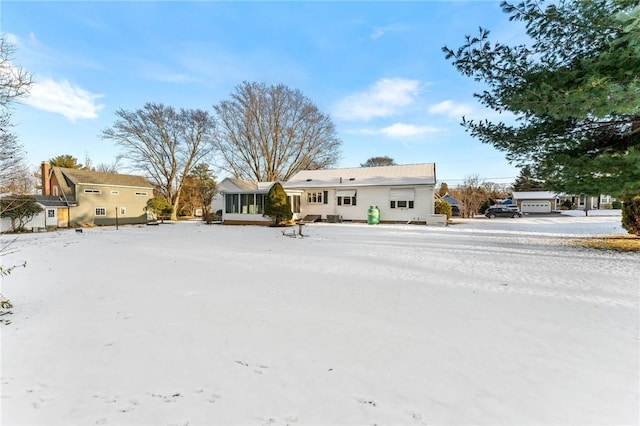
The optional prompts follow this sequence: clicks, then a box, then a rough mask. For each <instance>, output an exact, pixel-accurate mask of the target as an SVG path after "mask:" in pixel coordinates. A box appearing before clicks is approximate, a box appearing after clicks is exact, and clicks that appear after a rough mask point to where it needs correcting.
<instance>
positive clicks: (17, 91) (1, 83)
mask: <svg viewBox="0 0 640 426" xmlns="http://www.w3.org/2000/svg"><path fill="white" fill-rule="evenodd" d="M14 53H15V48H14V46H13V45H12V44H10V43H9V42H8V41H7V40H6V39H5V37H4V36H0V187H6V186H8V185H9V184H10V183H11V182H12V181H15V179H17V178H18V177H20V176H21V175H22V172H23V168H24V166H23V161H24V151H23V149H22V146H21V145H20V143H19V142H18V138H17V136H16V135H15V134H14V133H12V132H11V127H12V124H11V111H10V106H11V104H12V103H13V102H15V100H16V99H17V98H19V97H21V96H24V95H26V94H27V93H28V92H29V89H30V88H31V86H32V84H33V79H32V77H31V75H30V74H29V73H28V72H27V71H26V70H24V69H22V68H19V67H16V66H15V65H14V64H13V62H12V59H13V54H14Z"/></svg>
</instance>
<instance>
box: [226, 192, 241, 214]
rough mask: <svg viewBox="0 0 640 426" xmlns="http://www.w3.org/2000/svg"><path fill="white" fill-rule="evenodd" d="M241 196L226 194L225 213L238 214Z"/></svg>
mask: <svg viewBox="0 0 640 426" xmlns="http://www.w3.org/2000/svg"><path fill="white" fill-rule="evenodd" d="M239 198H240V196H239V194H225V196H224V201H225V203H224V204H225V210H224V212H225V213H238V201H239Z"/></svg>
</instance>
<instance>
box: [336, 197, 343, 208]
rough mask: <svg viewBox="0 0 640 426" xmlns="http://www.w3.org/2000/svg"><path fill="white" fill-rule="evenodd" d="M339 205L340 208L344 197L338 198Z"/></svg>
mask: <svg viewBox="0 0 640 426" xmlns="http://www.w3.org/2000/svg"><path fill="white" fill-rule="evenodd" d="M337 203H338V205H339V206H341V205H342V197H338V198H337Z"/></svg>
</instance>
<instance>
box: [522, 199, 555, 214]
mask: <svg viewBox="0 0 640 426" xmlns="http://www.w3.org/2000/svg"><path fill="white" fill-rule="evenodd" d="M520 211H521V212H522V213H551V201H544V200H523V201H522V203H520Z"/></svg>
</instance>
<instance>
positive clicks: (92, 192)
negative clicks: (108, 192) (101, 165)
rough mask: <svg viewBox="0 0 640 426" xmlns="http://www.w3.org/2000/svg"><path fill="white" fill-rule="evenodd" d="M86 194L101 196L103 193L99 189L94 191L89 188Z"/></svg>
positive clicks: (85, 191)
mask: <svg viewBox="0 0 640 426" xmlns="http://www.w3.org/2000/svg"><path fill="white" fill-rule="evenodd" d="M84 193H85V194H101V193H102V191H100V190H99V189H92V188H87V189H85V190H84Z"/></svg>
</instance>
